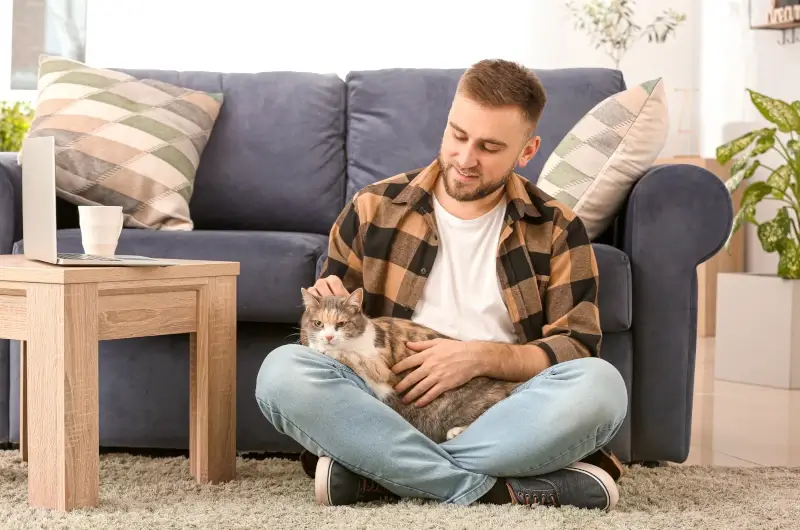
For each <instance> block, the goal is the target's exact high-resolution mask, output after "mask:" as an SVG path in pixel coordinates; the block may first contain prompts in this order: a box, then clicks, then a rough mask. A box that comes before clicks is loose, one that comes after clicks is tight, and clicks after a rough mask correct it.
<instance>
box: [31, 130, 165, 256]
mask: <svg viewBox="0 0 800 530" xmlns="http://www.w3.org/2000/svg"><path fill="white" fill-rule="evenodd" d="M22 238H23V241H24V246H25V257H26V258H27V259H30V260H36V261H43V262H46V263H52V264H54V265H78V266H89V265H92V266H94V265H104V266H112V267H121V266H151V267H152V266H164V265H177V264H179V263H180V262H178V261H174V260H168V259H161V258H148V257H146V256H114V257H110V256H92V255H90V254H71V253H69V254H68V253H63V252H58V250H57V243H56V241H57V240H56V161H55V139H54V138H53V137H52V136H43V137H39V138H26V139H25V140H24V142H23V144H22Z"/></svg>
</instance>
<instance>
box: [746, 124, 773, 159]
mask: <svg viewBox="0 0 800 530" xmlns="http://www.w3.org/2000/svg"><path fill="white" fill-rule="evenodd" d="M774 130H775V129H772V131H774ZM774 145H775V133H774V132H773V133H772V134H762V135H761V136H759V138H758V140H757V141H756V145H755V146H754V147H753V150H752V151H750V154H749V155H748V156H749V157H750V158H753V157H756V156H758V155H763V154H764V153H766V152H767V151H769V150H770V149H772V147H773V146H774Z"/></svg>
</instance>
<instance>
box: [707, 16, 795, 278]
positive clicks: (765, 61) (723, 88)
mask: <svg viewBox="0 0 800 530" xmlns="http://www.w3.org/2000/svg"><path fill="white" fill-rule="evenodd" d="M768 7H769V2H767V1H766V0H764V1H760V0H753V13H752V22H753V24H754V25H757V24H764V23H765V22H766V8H768ZM748 15H749V14H748V0H705V3H704V9H703V16H704V22H703V34H702V48H701V49H702V50H703V58H702V61H701V72H702V73H701V89H702V92H703V106H702V112H701V117H700V121H701V123H702V125H703V135H702V139H703V142H702V152H703V154H704V155H705V156H709V157H713V156H714V152H715V149H716V147H717V146H718V145H720V144H721V143H723V142H724V141H728V140H731V139H732V138H733V137H735V136H738V135H739V134H742V133H744V132H747V131H749V130H752V129H754V128H755V127H759V126H764V125H767V122H766V120H764V118H763V117H762V116H761V115H760V114H759V113H758V111H757V110H756V109H755V107H754V106H753V105H752V103H751V101H750V98H749V96H748V94H747V92H746V89H748V88H749V89H752V90H755V91H757V92H761V93H763V94H766V95H768V96H770V97H776V98H781V99H784V100H788V101H789V102H791V101H794V100H798V99H800V53H799V52H800V43H797V44H787V45H783V46H781V45H779V44H778V40H779V39H780V38H781V34H780V32H777V31H757V30H751V29H749V19H748ZM726 127H727V128H728V129H729V130H730V133H729V134H728V135H727V136H726V135H724V134H723V130H724V129H725V128H726ZM776 158H777V160H776ZM762 161H763V162H764V163H767V164H769V165H771V166H772V167H777V166H778V165H780V158H779V157H778V156H777V155H774V158H773V157H772V156H771V157H769V158H762ZM768 175H769V173H768V172H767V171H759V172H757V173H756V176H755V178H756V179H759V180H763V179H764V178H766V177H767V176H768ZM777 207H778V205H777V204H774V203H772V202H771V201H764V202H762V203H761V204H759V206H758V209H757V211H756V218H757V219H758V220H759V221H766V220H768V219H771V218H772V217H774V215H775V213H776V211H777ZM745 241H746V243H745V246H746V248H747V251H746V254H747V255H746V270H747V271H748V272H756V273H768V274H775V273H776V271H777V263H778V255H777V254H767V253H766V252H764V251H763V249H762V248H761V243H760V242H759V240H758V236H757V234H756V228H755V227H754V226H752V225H748V226H747V227H746V228H745Z"/></svg>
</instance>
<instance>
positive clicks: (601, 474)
mask: <svg viewBox="0 0 800 530" xmlns="http://www.w3.org/2000/svg"><path fill="white" fill-rule="evenodd" d="M568 467H570V468H571V469H574V470H576V471H580V472H581V473H585V474H586V475H589V476H590V477H592V478H593V479H595V480H596V481H597V482H599V483H600V485H601V486H603V489H604V490H605V492H606V500H607V502H608V505H607V506H606V507H605V508H604V509H603V510H604V511H606V512H608V511H610V510H611V509H612V508H614V506H616V505H617V502H619V489H618V488H617V484H616V482H614V479H613V478H612V477H611V475H609V474H608V473H607V472H606V471H605V470H603V469H602V468H599V467H597V466H594V465H592V464H587V463H586V462H575V463H574V464H572V465H570V466H568Z"/></svg>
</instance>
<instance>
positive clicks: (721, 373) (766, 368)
mask: <svg viewBox="0 0 800 530" xmlns="http://www.w3.org/2000/svg"><path fill="white" fill-rule="evenodd" d="M748 93H749V95H750V101H751V102H752V103H753V105H754V106H755V108H756V109H757V110H758V112H759V113H760V114H761V116H763V117H764V118H765V119H766V120H767V122H769V126H767V127H761V128H758V129H755V130H753V131H750V132H749V133H746V134H743V135H741V136H739V137H738V138H735V139H733V140H731V141H730V142H727V143H725V144H724V145H721V146H719V147H718V148H717V151H716V158H717V161H718V162H719V163H720V164H728V163H730V167H731V170H730V173H731V177H730V178H729V179H728V180H727V181H726V183H725V186H726V187H727V188H728V190H729V191H730V192H731V193H733V192H735V191H736V190H737V189H738V188H739V187H740V186H743V185H746V187H745V188H744V192H743V193H742V195H741V202H740V204H739V206H738V211H736V212H735V217H734V222H733V226H732V229H731V235H733V234H734V233H736V231H737V230H740V229H741V228H742V227H743V226H746V225H748V224H751V225H753V226H755V227H756V234H757V235H758V240H759V241H760V243H761V247H762V248H763V249H764V251H765V252H769V253H777V255H778V265H777V270H776V271H775V274H754V273H725V274H720V275H719V278H718V290H717V297H718V298H717V311H718V313H717V344H716V351H717V358H716V360H715V366H716V373H717V377H718V378H720V379H728V380H734V381H742V382H749V383H755V384H761V385H766V386H773V387H779V388H800V282H798V281H796V280H799V279H800V136H799V135H800V101H795V102H793V103H791V104H790V103H788V102H786V101H782V100H780V99H775V98H771V97H768V96H766V95H764V94H761V93H758V92H755V91H753V90H748ZM768 154H772V155H773V156H774V159H777V160H778V162H777V163H772V164H769V163H766V162H765V161H764V158H765V157H766V156H767V155H768ZM757 172H766V179H765V180H756V179H753V177H754V175H756V173H757ZM751 180H752V182H751ZM767 202H770V203H773V204H775V205H776V206H777V207H778V208H777V213H776V214H775V215H774V217H772V219H769V220H766V221H758V220H757V218H756V211H757V209H758V206H760V205H762V204H766V203H767ZM729 241H730V238H729ZM726 244H727V243H726Z"/></svg>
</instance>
